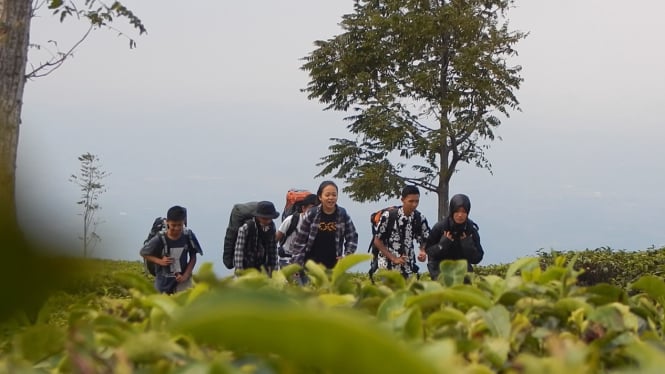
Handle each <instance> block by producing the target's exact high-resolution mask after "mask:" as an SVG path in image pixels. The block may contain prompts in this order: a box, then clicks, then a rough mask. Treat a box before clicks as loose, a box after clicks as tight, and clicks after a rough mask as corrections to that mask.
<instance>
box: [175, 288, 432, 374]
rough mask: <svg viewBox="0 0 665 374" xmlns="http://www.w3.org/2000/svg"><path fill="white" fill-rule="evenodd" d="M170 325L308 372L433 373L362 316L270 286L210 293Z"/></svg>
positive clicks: (206, 340) (414, 354)
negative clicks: (300, 301) (301, 299)
mask: <svg viewBox="0 0 665 374" xmlns="http://www.w3.org/2000/svg"><path fill="white" fill-rule="evenodd" d="M172 329H173V331H174V332H176V333H183V334H187V335H191V336H192V337H194V338H195V339H196V340H197V341H198V342H201V343H204V344H213V345H219V346H223V347H225V348H227V349H232V350H233V349H242V350H243V351H245V352H249V353H254V354H259V355H263V356H265V357H268V356H279V357H280V358H281V359H282V360H285V361H286V362H289V363H291V364H292V365H296V367H301V368H303V367H304V368H308V372H330V373H371V372H375V371H376V370H377V368H379V369H383V370H384V371H385V370H386V369H387V370H388V372H394V373H407V372H408V373H434V369H433V367H432V366H431V364H430V363H428V362H426V361H425V360H423V357H421V356H420V355H419V354H418V353H417V352H415V351H413V350H412V349H411V348H409V347H408V346H407V345H405V344H404V343H403V342H401V341H400V340H399V339H395V337H394V336H393V335H392V334H390V333H388V332H387V331H384V330H383V329H382V328H380V327H379V326H378V325H377V324H376V322H374V321H372V320H371V319H368V318H367V317H366V316H365V315H363V314H359V313H356V312H354V311H353V310H346V309H345V310H341V311H340V310H335V309H320V308H312V307H309V306H307V305H301V304H298V303H294V302H293V301H291V300H288V299H286V298H285V295H284V294H281V293H276V292H274V291H270V290H225V291H224V292H211V293H209V294H207V295H204V296H202V297H201V298H199V299H198V300H196V301H195V302H194V303H192V304H191V305H189V306H186V307H183V308H182V309H181V310H180V311H179V313H178V316H177V317H176V318H175V320H174V323H173V324H172ZM388 357H389V358H390V360H389V364H387V362H388V361H387V360H386V358H388Z"/></svg>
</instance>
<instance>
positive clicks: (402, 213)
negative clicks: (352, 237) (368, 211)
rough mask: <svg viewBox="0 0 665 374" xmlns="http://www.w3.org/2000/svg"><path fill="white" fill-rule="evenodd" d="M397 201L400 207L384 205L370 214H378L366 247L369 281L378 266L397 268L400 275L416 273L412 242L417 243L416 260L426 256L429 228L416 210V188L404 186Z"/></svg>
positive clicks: (390, 268) (406, 276)
mask: <svg viewBox="0 0 665 374" xmlns="http://www.w3.org/2000/svg"><path fill="white" fill-rule="evenodd" d="M401 201H402V205H401V206H395V207H390V208H384V209H382V210H380V211H379V212H376V213H374V214H373V215H372V216H371V217H370V219H372V220H374V219H375V218H376V216H377V215H380V216H379V217H380V218H379V220H378V224H376V226H374V225H373V227H372V233H373V238H372V242H371V244H370V248H371V250H372V255H373V258H372V263H371V265H370V270H369V276H370V279H372V281H373V275H374V273H375V272H376V271H377V270H378V269H387V270H397V271H399V272H400V273H401V274H402V276H403V277H404V278H408V277H410V276H412V275H414V274H415V275H416V276H417V275H418V270H419V268H418V265H416V254H415V248H414V245H413V242H414V241H416V242H417V243H418V244H419V252H418V255H417V259H418V261H421V262H423V261H425V260H426V259H427V254H426V253H425V243H426V242H427V238H428V237H429V232H430V230H429V225H428V224H427V219H426V218H425V217H424V216H423V215H422V214H421V213H420V212H419V211H418V210H416V208H418V204H419V203H420V191H419V190H418V187H416V186H406V187H404V188H403V189H402V194H401ZM372 223H373V224H374V222H372Z"/></svg>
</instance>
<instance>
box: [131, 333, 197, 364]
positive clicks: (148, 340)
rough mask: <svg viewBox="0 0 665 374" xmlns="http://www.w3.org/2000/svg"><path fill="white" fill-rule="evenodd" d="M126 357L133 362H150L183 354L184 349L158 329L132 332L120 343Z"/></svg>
mask: <svg viewBox="0 0 665 374" xmlns="http://www.w3.org/2000/svg"><path fill="white" fill-rule="evenodd" d="M122 349H123V350H124V351H125V352H126V353H127V357H128V358H129V359H130V360H132V361H135V362H144V363H150V362H154V361H156V360H158V359H160V358H165V357H169V356H171V355H175V354H178V355H184V354H185V351H184V350H183V349H182V347H180V346H179V345H178V344H176V343H175V342H173V341H172V340H171V339H170V337H169V335H168V334H166V333H163V332H158V331H148V332H142V333H138V334H132V335H130V336H129V338H128V339H127V340H126V341H125V342H124V343H123V344H122Z"/></svg>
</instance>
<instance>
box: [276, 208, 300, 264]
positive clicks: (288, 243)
mask: <svg viewBox="0 0 665 374" xmlns="http://www.w3.org/2000/svg"><path fill="white" fill-rule="evenodd" d="M299 214H300V219H299V220H298V224H297V225H296V229H295V230H293V232H292V233H291V235H289V236H287V237H286V241H285V242H284V245H283V246H282V248H284V252H286V253H288V254H293V253H291V244H292V243H293V238H295V237H296V233H297V232H298V227H299V226H300V224H301V223H302V213H299ZM293 216H294V215H293V214H292V215H290V216H288V217H286V218H284V221H282V224H281V225H279V229H277V231H279V232H281V233H282V234H284V235H286V231H287V230H288V229H289V226H291V219H292V218H293Z"/></svg>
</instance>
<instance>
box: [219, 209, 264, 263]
mask: <svg viewBox="0 0 665 374" xmlns="http://www.w3.org/2000/svg"><path fill="white" fill-rule="evenodd" d="M257 204H258V202H256V201H251V202H248V203H239V204H235V205H233V208H232V209H231V216H230V217H229V225H228V226H227V228H226V235H225V236H224V250H223V253H222V262H224V266H226V268H227V269H233V256H234V254H235V248H236V239H238V229H239V228H240V226H242V225H243V224H244V223H245V222H247V221H248V220H250V219H253V218H254V213H255V212H256V206H257Z"/></svg>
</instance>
